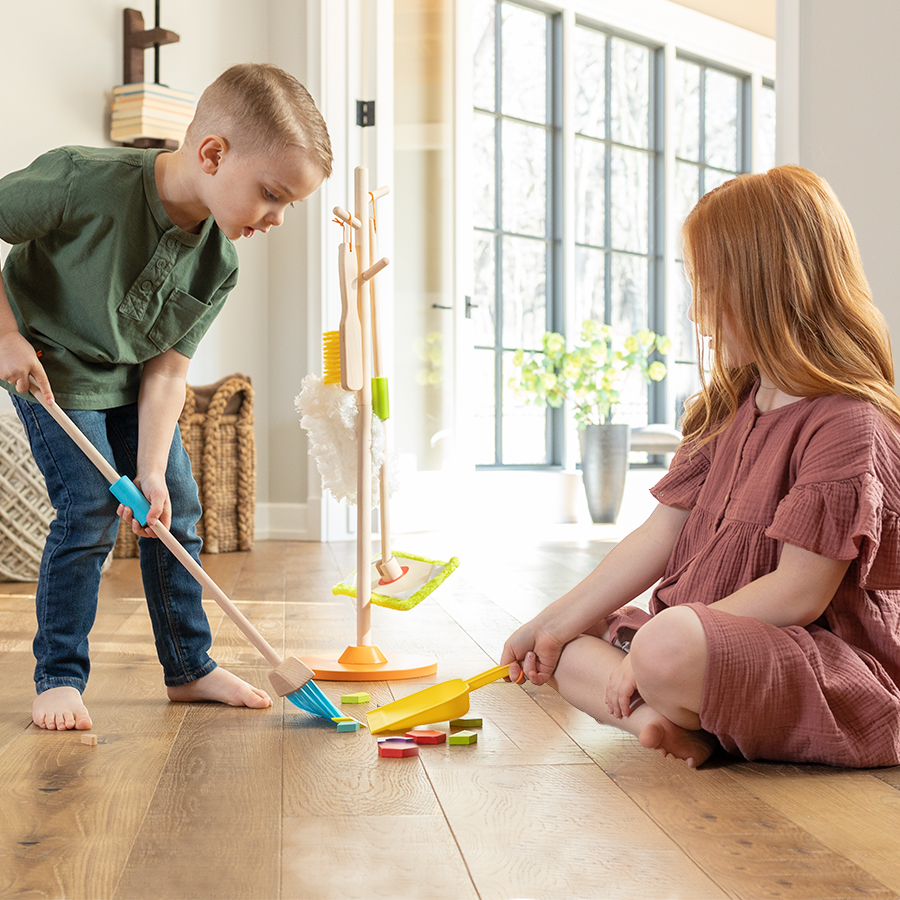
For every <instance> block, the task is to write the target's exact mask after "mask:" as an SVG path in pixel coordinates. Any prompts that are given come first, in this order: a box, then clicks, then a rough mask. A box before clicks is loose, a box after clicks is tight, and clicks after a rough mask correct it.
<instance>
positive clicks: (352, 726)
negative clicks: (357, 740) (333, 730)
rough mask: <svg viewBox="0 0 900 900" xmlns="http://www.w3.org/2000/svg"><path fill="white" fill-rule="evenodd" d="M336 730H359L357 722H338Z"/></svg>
mask: <svg viewBox="0 0 900 900" xmlns="http://www.w3.org/2000/svg"><path fill="white" fill-rule="evenodd" d="M337 730H338V731H359V722H338V723H337Z"/></svg>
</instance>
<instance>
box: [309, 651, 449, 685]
mask: <svg viewBox="0 0 900 900" xmlns="http://www.w3.org/2000/svg"><path fill="white" fill-rule="evenodd" d="M379 658H380V659H384V660H385V661H384V662H376V661H374V660H377V659H379ZM357 660H367V661H357ZM303 662H305V663H306V665H308V666H309V667H310V668H311V669H312V670H313V673H314V676H315V678H316V679H318V680H320V681H402V680H403V679H404V678H419V677H420V676H422V675H434V674H435V672H437V660H436V659H433V658H432V657H429V656H416V655H413V654H410V653H391V654H385V653H382V652H381V651H380V650H379V649H378V648H377V647H347V649H346V650H344V652H343V653H342V654H341V655H340V658H338V657H322V656H304V657H303Z"/></svg>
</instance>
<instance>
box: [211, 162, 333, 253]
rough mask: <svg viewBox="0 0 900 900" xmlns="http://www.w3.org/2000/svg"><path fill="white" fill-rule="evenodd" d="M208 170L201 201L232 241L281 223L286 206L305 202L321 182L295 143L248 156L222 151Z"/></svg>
mask: <svg viewBox="0 0 900 900" xmlns="http://www.w3.org/2000/svg"><path fill="white" fill-rule="evenodd" d="M211 174H212V175H213V177H212V179H211V180H209V181H206V182H205V184H204V188H205V190H204V201H205V204H206V206H207V207H208V208H209V211H210V213H212V215H213V217H214V218H215V220H216V224H217V225H218V226H219V228H220V229H221V230H222V232H223V233H224V234H225V235H226V237H228V238H230V239H231V240H233V241H236V240H237V239H238V238H240V237H252V236H253V235H254V234H255V233H256V232H257V231H262V232H264V233H265V232H267V231H268V230H269V229H270V228H271V227H272V226H273V225H280V224H281V223H282V222H283V221H284V211H285V209H287V207H288V206H291V205H292V204H294V203H299V202H300V201H301V200H305V199H306V198H307V197H309V196H310V195H311V194H313V193H314V192H315V191H316V190H317V189H318V187H319V185H320V184H321V183H322V181H323V180H324V177H323V175H322V173H321V172H320V171H319V169H318V168H317V167H316V166H315V165H314V164H313V163H312V162H310V160H309V158H308V156H307V154H306V153H304V152H303V151H302V150H300V149H299V148H297V147H289V148H287V149H285V150H281V151H277V152H275V153H259V154H252V155H242V154H239V153H235V151H234V150H231V149H225V150H223V151H222V152H221V153H220V154H219V156H218V160H217V163H216V165H215V168H214V171H213V172H212V173H211Z"/></svg>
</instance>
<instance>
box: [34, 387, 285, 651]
mask: <svg viewBox="0 0 900 900" xmlns="http://www.w3.org/2000/svg"><path fill="white" fill-rule="evenodd" d="M31 380H32V382H34V384H35V387H33V388H32V389H31V393H32V394H33V395H34V396H35V397H36V398H37V400H38V402H40V404H41V406H43V407H44V409H46V410H47V412H48V413H50V415H51V416H52V417H53V418H54V419H55V420H56V422H57V424H58V425H59V426H60V428H62V429H63V431H65V432H66V434H68V435H69V437H70V438H72V440H73V441H75V443H76V444H78V446H79V447H80V448H81V449H82V450H83V451H84V453H85V455H86V456H87V457H88V459H90V461H91V462H92V463H93V464H94V465H95V466H96V467H97V468H98V469H99V470H100V472H101V473H102V474H103V477H104V478H106V480H107V481H108V482H109V483H110V490H112V488H113V487H114V486H115V487H117V488H118V489H117V490H116V491H114V492H113V493H114V495H115V496H116V498H117V499H118V500H120V501H121V502H123V503H125V505H126V506H130V505H131V500H132V499H133V500H134V502H135V504H137V503H138V502H139V499H138V498H140V500H144V503H143V504H142V506H143V510H141V509H138V510H135V509H134V506H132V511H133V512H135V515H136V516H137V519H138V521H139V522H141V524H142V525H146V523H147V512H148V511H149V504H147V502H146V499H145V498H144V496H143V494H141V493H140V491H138V489H137V487H136V486H135V485H134V483H133V482H132V481H131V479H129V478H128V477H127V476H124V475H123V476H121V477H120V476H119V473H118V472H116V470H115V469H114V468H113V467H112V466H111V465H110V464H109V463H108V462H107V460H106V459H105V458H104V457H103V455H102V454H101V453H100V451H99V450H98V449H97V448H96V447H95V446H94V445H93V444H92V443H91V442H90V441H89V440H88V439H87V438H86V437H85V436H84V434H83V433H82V431H81V429H80V428H79V427H78V426H77V425H76V424H75V423H74V422H73V421H72V420H71V419H70V418H69V416H68V415H67V414H66V412H65V410H63V409H61V408H60V407H59V406H58V405H57V404H56V403H53V404H48V403H47V402H46V401H45V400H44V397H43V395H42V394H41V392H40V391H39V390H37V389H36V386H37V382H35V381H34V378H32V379H31ZM126 500H127V501H129V502H125V501H126ZM142 520H143V521H142ZM147 527H148V528H149V530H150V531H152V532H153V533H154V534H155V535H156V536H157V537H158V538H159V539H160V540H161V541H162V542H163V544H165V545H166V547H168V548H169V550H171V551H172V554H173V555H174V556H175V558H176V559H177V560H178V561H179V562H180V563H181V564H182V565H183V566H184V567H185V568H186V569H187V570H188V572H190V574H191V575H193V576H194V578H196V579H197V581H199V582H200V584H201V585H202V586H203V587H205V588H206V589H207V590H208V591H209V592H210V593H211V594H212V595H213V599H214V600H215V601H216V603H218V604H219V606H221V607H222V609H223V610H224V612H225V614H226V615H227V616H228V618H229V619H231V621H232V622H234V624H235V625H237V627H238V628H240V630H241V631H242V632H243V633H244V636H245V637H246V638H247V640H248V641H250V643H251V644H253V646H254V647H256V649H257V650H259V652H260V653H261V654H262V655H263V656H264V657H265V658H266V659H267V660H268V661H269V662H270V663H271V664H272V665H273V666H274V667H275V668H278V666H280V665H281V664H282V663H283V662H284V660H283V659H282V658H281V657H280V656H279V655H278V654H277V653H276V652H275V648H274V647H272V645H271V644H270V643H269V642H268V641H267V640H266V639H265V638H264V637H263V636H262V635H261V634H260V633H259V632H258V631H257V630H256V629H255V628H254V627H253V625H252V624H251V623H250V621H249V620H248V619H247V617H246V616H245V615H244V614H243V613H242V612H241V611H240V610H239V609H238V608H237V607H236V606H235V605H234V603H232V602H231V600H230V599H229V598H228V595H227V594H226V593H225V592H224V591H223V590H222V589H221V588H220V587H219V586H218V585H217V584H216V583H215V581H213V580H212V578H210V577H209V575H207V574H206V571H205V570H204V569H203V568H202V567H201V566H200V565H199V563H198V562H197V561H196V560H195V559H194V557H193V556H191V554H190V553H188V552H187V550H185V549H184V547H182V546H181V544H180V543H178V541H177V540H176V539H175V537H174V535H173V534H172V532H170V531H169V529H168V528H166V526H165V525H163V523H162V522H157V523H156V525H150V526H147Z"/></svg>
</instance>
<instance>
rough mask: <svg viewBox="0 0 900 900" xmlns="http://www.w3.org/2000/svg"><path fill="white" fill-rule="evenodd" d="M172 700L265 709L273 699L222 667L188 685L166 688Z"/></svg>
mask: <svg viewBox="0 0 900 900" xmlns="http://www.w3.org/2000/svg"><path fill="white" fill-rule="evenodd" d="M166 692H167V693H168V695H169V699H170V700H175V701H178V702H182V703H189V702H197V701H207V702H210V703H227V704H228V706H249V707H251V708H253V709H265V708H266V707H267V706H271V705H272V698H271V697H270V696H269V695H268V694H267V693H266V692H265V691H261V690H259V689H258V688H255V687H253V685H251V684H247V682H246V681H244V680H243V679H242V678H238V677H237V675H235V674H233V673H232V672H229V671H228V670H227V669H223V668H222V667H221V666H219V667H218V668H215V669H213V670H212V672H210V673H209V675H204V676H203V677H202V678H198V679H197V680H196V681H191V682H189V683H188V684H180V685H177V686H175V687H168V688H166Z"/></svg>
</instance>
